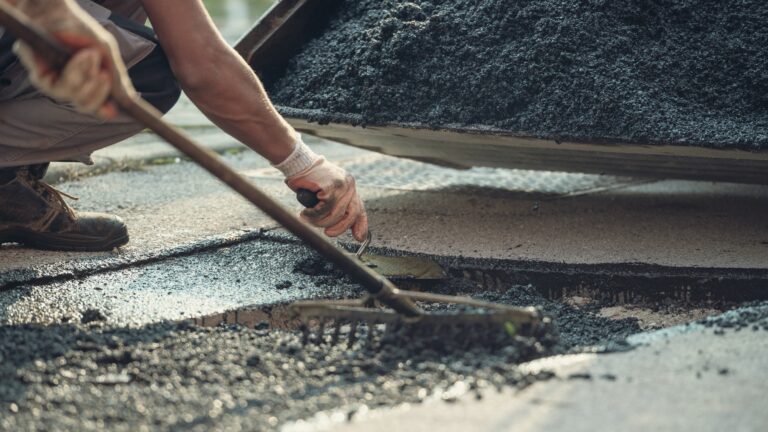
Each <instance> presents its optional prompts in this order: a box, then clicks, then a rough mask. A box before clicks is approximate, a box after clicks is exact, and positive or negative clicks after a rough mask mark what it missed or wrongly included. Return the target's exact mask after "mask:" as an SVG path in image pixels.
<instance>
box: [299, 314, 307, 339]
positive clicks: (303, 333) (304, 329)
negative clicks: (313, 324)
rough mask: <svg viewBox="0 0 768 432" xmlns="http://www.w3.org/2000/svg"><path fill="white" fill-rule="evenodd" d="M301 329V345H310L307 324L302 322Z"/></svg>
mask: <svg viewBox="0 0 768 432" xmlns="http://www.w3.org/2000/svg"><path fill="white" fill-rule="evenodd" d="M299 329H300V330H301V344H302V345H306V344H308V343H309V326H307V323H306V322H304V321H303V320H302V321H301V326H299Z"/></svg>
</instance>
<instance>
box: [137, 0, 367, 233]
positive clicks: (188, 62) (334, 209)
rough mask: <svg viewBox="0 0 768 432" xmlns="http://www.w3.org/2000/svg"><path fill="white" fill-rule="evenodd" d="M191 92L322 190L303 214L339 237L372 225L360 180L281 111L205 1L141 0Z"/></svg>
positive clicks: (231, 129) (215, 117) (297, 178)
mask: <svg viewBox="0 0 768 432" xmlns="http://www.w3.org/2000/svg"><path fill="white" fill-rule="evenodd" d="M142 4H143V6H144V9H145V10H146V12H147V14H148V15H149V19H150V21H151V22H152V27H153V28H154V30H155V32H156V33H157V36H158V39H159V40H160V44H161V45H162V46H163V49H164V50H165V53H166V55H167V56H168V59H169V61H170V63H171V67H172V68H173V71H174V73H175V75H176V77H177V79H178V80H179V83H180V84H181V87H182V89H184V92H185V93H186V94H187V96H189V98H190V99H192V101H193V102H194V103H195V105H197V106H198V107H199V108H200V110H201V111H202V112H203V113H204V114H205V115H206V116H208V118H210V119H211V120H212V121H213V122H214V123H216V125H218V126H219V127H220V128H222V129H223V130H224V131H226V132H227V133H229V134H230V135H232V136H233V137H235V138H237V139H238V140H239V141H241V142H243V143H244V144H246V145H247V146H249V147H251V148H252V149H254V150H256V151H257V152H258V153H260V154H261V155H262V156H264V157H266V158H267V159H269V161H270V162H272V163H273V164H275V166H276V167H277V168H278V169H280V170H281V171H282V172H283V174H285V176H286V183H287V184H288V186H289V187H291V188H292V189H293V190H297V189H300V188H303V189H309V190H311V191H313V192H316V193H317V196H318V198H319V199H320V204H318V205H317V206H315V208H312V209H306V210H304V211H303V212H302V216H303V217H304V219H305V220H307V221H309V222H310V223H312V224H314V225H316V226H319V227H323V228H325V233H326V234H328V235H330V236H337V235H339V234H342V233H344V232H345V231H347V230H348V229H351V230H352V234H353V235H354V237H355V238H356V239H357V240H360V241H362V240H363V239H364V238H365V236H366V234H367V231H368V219H367V216H366V213H365V208H364V207H363V203H362V201H361V200H360V197H359V196H358V194H357V190H356V187H355V182H354V179H353V178H352V177H351V176H350V175H348V174H347V173H346V172H345V171H344V170H343V169H341V168H339V167H338V166H336V165H334V164H332V163H330V162H328V161H327V160H325V159H324V158H322V157H319V156H318V155H316V154H315V153H313V152H312V151H311V150H310V149H309V147H307V146H306V145H304V143H303V142H302V141H301V138H300V136H299V135H298V134H297V133H296V131H295V130H293V128H292V127H291V126H290V125H289V124H288V123H287V122H286V121H285V119H283V118H282V116H280V114H278V112H277V110H275V107H274V106H273V105H272V103H271V102H270V100H269V97H268V96H267V93H266V92H265V91H264V87H263V86H262V85H261V82H260V81H259V79H258V77H256V74H255V73H254V72H253V71H252V70H251V68H250V67H249V66H248V65H247V64H246V63H245V61H244V60H243V59H242V57H240V55H239V54H237V52H235V50H234V49H232V48H231V47H230V46H229V45H228V44H227V43H226V42H225V41H224V39H223V38H222V36H221V34H220V33H219V31H218V30H217V29H216V27H215V26H214V24H213V21H212V20H211V18H210V16H209V15H208V12H207V11H206V9H205V6H204V5H203V2H202V1H201V0H142Z"/></svg>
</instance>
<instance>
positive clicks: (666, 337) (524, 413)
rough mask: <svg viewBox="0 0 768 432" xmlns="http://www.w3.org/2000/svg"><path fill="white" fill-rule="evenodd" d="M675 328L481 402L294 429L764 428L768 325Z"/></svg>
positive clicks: (566, 361) (574, 358)
mask: <svg viewBox="0 0 768 432" xmlns="http://www.w3.org/2000/svg"><path fill="white" fill-rule="evenodd" d="M673 330H677V331H669V330H667V331H662V332H660V333H659V334H658V336H657V337H646V338H645V340H647V342H646V343H645V344H643V345H642V346H640V347H638V348H636V349H635V350H632V351H629V352H624V353H615V354H607V355H605V354H604V355H598V354H576V355H570V356H562V357H554V358H547V359H543V360H540V361H534V362H532V363H529V364H525V365H523V367H524V368H528V369H544V370H550V371H552V372H555V373H556V378H555V379H552V380H549V381H545V382H538V383H536V384H534V385H533V386H531V387H530V388H527V389H525V390H522V391H520V392H513V391H512V390H505V391H504V392H501V393H498V392H494V391H487V392H485V393H484V394H483V398H482V399H481V400H476V398H474V397H469V396H465V397H464V398H462V399H461V400H460V401H458V402H456V403H453V404H445V403H440V402H438V401H434V402H432V403H425V404H421V405H414V406H406V407H400V408H398V409H392V410H383V411H379V412H371V413H369V415H367V416H365V417H361V418H360V419H359V420H355V421H353V422H352V423H349V424H333V423H332V422H328V421H325V422H323V421H315V422H306V421H305V422H301V423H298V424H292V425H290V426H289V427H287V428H286V430H330V429H332V430H334V431H339V432H342V431H357V430H365V431H368V432H378V431H382V432H383V431H391V430H407V431H429V430H441V431H445V432H451V431H468V430H472V431H512V430H514V431H569V432H577V431H594V430H605V431H607V430H622V431H647V430H654V431H681V430H688V431H690V430H696V431H702V432H703V431H726V430H728V431H755V432H757V431H763V430H765V427H766V425H767V424H768V412H766V410H765V403H764V401H765V395H766V393H767V392H768V371H766V368H765V367H764V365H765V354H766V352H768V337H766V336H767V335H766V332H765V331H763V330H757V331H753V330H751V329H749V328H747V329H744V330H741V331H734V330H727V331H724V332H723V333H722V334H716V333H715V331H713V329H709V328H698V327H694V328H688V327H679V328H677V329H673ZM721 331H722V330H720V331H718V333H720V332H721ZM317 418H319V419H326V418H327V417H324V416H322V415H321V416H318V417H317ZM329 426H331V427H329Z"/></svg>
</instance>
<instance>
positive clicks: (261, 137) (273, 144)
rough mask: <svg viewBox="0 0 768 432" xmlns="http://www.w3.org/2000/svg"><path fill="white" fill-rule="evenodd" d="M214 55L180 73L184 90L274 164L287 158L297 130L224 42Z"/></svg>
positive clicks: (245, 142)
mask: <svg viewBox="0 0 768 432" xmlns="http://www.w3.org/2000/svg"><path fill="white" fill-rule="evenodd" d="M212 56H213V57H214V58H213V59H211V61H201V62H199V63H198V64H197V65H195V66H192V68H194V69H195V70H193V71H191V72H184V71H181V72H180V73H179V74H178V75H179V80H180V81H181V85H182V88H184V91H185V92H186V93H187V95H188V96H189V98H190V99H191V100H192V101H193V102H194V103H195V104H196V105H197V106H198V107H199V108H200V110H201V111H202V112H203V113H204V114H205V115H206V116H207V117H208V118H210V119H211V121H213V122H214V123H215V124H216V125H217V126H219V127H220V128H221V129H223V130H224V131H225V132H227V133H228V134H230V135H231V136H233V137H234V138H236V139H238V140H239V141H241V142H242V143H244V144H245V145H247V146H248V147H250V148H252V149H253V150H255V151H256V152H258V153H259V154H261V155H262V156H264V157H265V158H267V159H268V160H269V161H270V162H272V163H273V164H277V163H280V162H282V161H283V160H285V158H287V157H288V155H289V154H290V153H291V151H292V150H293V147H294V144H295V142H296V135H295V132H294V130H293V128H292V127H291V126H290V125H289V124H288V123H287V122H286V121H285V120H284V119H283V118H282V116H280V114H279V113H278V112H277V111H276V110H275V108H274V106H273V105H272V103H271V102H270V101H269V97H268V96H267V94H266V91H265V90H264V87H263V86H262V84H261V82H260V81H259V79H258V77H257V76H256V74H254V73H253V71H252V70H251V69H250V68H249V67H248V65H247V64H246V63H245V61H243V60H242V58H241V57H240V56H239V55H238V54H237V53H236V52H235V51H234V50H233V49H231V48H230V47H228V46H226V45H224V44H222V46H221V47H220V49H219V50H217V51H216V53H215V54H212ZM204 64H207V65H209V66H208V67H205V66H202V65H204ZM188 67H189V66H188ZM208 68H210V69H209V70H206V69H208Z"/></svg>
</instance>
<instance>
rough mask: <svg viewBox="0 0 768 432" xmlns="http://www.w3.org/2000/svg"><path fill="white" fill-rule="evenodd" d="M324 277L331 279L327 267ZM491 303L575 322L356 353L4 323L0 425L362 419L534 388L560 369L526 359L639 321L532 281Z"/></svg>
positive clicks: (229, 334) (223, 336)
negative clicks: (488, 391) (461, 397)
mask: <svg viewBox="0 0 768 432" xmlns="http://www.w3.org/2000/svg"><path fill="white" fill-rule="evenodd" d="M308 267H311V266H308V265H303V266H299V268H302V269H306V268H308ZM297 270H298V269H297ZM316 277H317V278H322V279H324V280H325V279H327V278H328V276H327V274H326V273H324V272H321V273H319V274H317V275H316ZM468 283H469V282H467V281H464V280H460V279H454V280H452V281H450V282H448V283H447V284H446V286H445V289H446V291H447V292H455V291H456V290H462V289H465V288H468V287H469V286H468ZM484 298H486V299H490V300H494V301H501V302H506V303H512V304H525V305H531V304H533V305H538V306H541V307H543V308H544V309H545V310H546V311H547V312H548V313H551V314H553V316H554V319H555V320H556V321H562V323H563V324H564V326H563V327H562V328H561V330H560V333H561V334H560V336H561V338H560V341H561V342H560V344H558V345H555V346H553V345H552V343H553V342H554V341H555V339H553V338H551V337H548V338H545V339H532V338H517V339H514V340H513V339H508V341H507V343H505V344H504V345H500V346H493V347H490V346H488V345H485V344H484V343H481V342H480V343H470V344H468V346H467V344H466V341H467V339H471V338H472V336H471V335H464V337H462V338H458V337H441V338H439V339H436V338H434V337H433V336H430V337H426V336H420V337H417V338H415V339H414V340H412V341H409V342H407V343H405V342H404V340H398V339H395V340H394V341H397V342H398V343H394V341H393V339H391V338H389V339H387V338H388V337H391V335H388V334H387V333H383V332H381V331H379V332H377V333H376V338H377V339H376V341H378V342H376V343H374V344H373V345H372V346H371V345H368V342H367V341H366V337H365V332H366V331H367V330H366V329H365V328H361V329H359V332H360V334H359V335H358V337H359V339H358V340H359V341H358V343H357V345H355V347H354V348H353V349H347V348H346V345H345V344H339V345H337V346H334V347H329V346H320V347H318V346H315V345H312V344H310V345H308V346H306V347H302V345H301V344H300V335H299V334H298V333H296V332H286V331H280V330H274V329H269V328H268V326H267V325H259V326H257V329H256V330H251V329H246V328H243V327H239V326H227V327H216V328H203V327H196V326H191V325H188V324H171V323H167V324H156V325H148V326H144V327H139V328H125V327H115V326H112V325H110V324H108V320H109V318H108V317H106V319H107V322H106V323H105V322H103V321H93V322H91V323H90V324H88V325H83V324H61V325H53V326H47V327H45V326H36V325H20V326H3V327H0V412H3V413H4V414H5V415H3V416H0V430H20V429H24V430H26V429H35V428H39V429H40V430H42V429H51V428H53V429H77V430H103V429H105V428H107V429H110V430H140V429H142V428H149V429H178V428H182V429H184V430H209V429H211V428H212V427H214V428H215V429H217V430H237V429H242V430H264V429H272V428H276V427H278V426H279V425H280V424H284V423H285V422H288V421H291V420H298V419H302V418H308V417H311V416H312V415H313V414H314V413H315V412H318V411H321V410H334V409H338V408H342V409H343V410H344V414H345V415H349V416H353V415H354V413H355V412H356V411H357V410H358V409H368V408H375V407H379V406H391V405H393V404H397V403H402V402H418V401H421V400H423V399H425V398H427V397H429V396H430V395H433V394H438V395H440V396H438V397H442V398H444V399H446V400H448V401H451V400H453V399H454V398H456V397H457V396H458V393H457V390H461V391H473V390H479V389H482V388H485V387H497V388H501V387H504V386H515V387H523V386H526V385H528V384H530V383H531V382H534V381H536V380H540V379H548V378H551V374H549V373H539V374H534V375H530V374H525V373H523V372H521V371H520V370H519V369H518V368H517V364H519V363H520V362H522V361H525V360H529V359H533V358H537V357H541V356H545V355H549V354H554V353H562V352H566V351H571V352H573V351H580V350H585V349H587V350H593V349H594V346H592V344H593V343H594V344H601V346H604V345H610V344H611V342H612V341H618V340H621V339H623V338H624V336H625V335H627V334H631V333H634V332H636V331H638V330H639V328H638V326H637V324H636V322H635V321H634V320H632V319H625V320H620V321H610V320H608V319H606V318H602V317H599V316H597V315H595V314H593V313H591V312H589V311H580V310H578V309H574V308H572V307H569V306H564V305H559V304H558V303H556V302H551V301H547V300H545V299H543V298H542V297H541V296H540V295H538V294H537V293H536V292H535V291H534V290H533V289H531V288H530V287H521V286H517V287H512V288H510V289H509V290H507V291H506V292H503V293H489V294H486V295H485V296H484ZM90 314H92V315H97V314H98V311H91V312H90ZM100 316H103V315H100ZM329 332H330V330H329ZM500 335H503V333H500ZM480 336H481V335H478V337H477V340H478V341H483V340H485V339H483V338H481V337H480ZM387 340H388V341H389V343H388V342H387ZM381 341H383V342H381ZM448 389H452V390H451V391H449V392H447V393H445V394H443V393H441V392H442V391H443V390H448ZM459 393H461V392H459ZM478 397H480V396H479V393H478Z"/></svg>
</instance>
